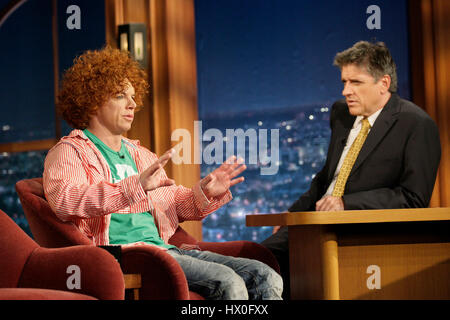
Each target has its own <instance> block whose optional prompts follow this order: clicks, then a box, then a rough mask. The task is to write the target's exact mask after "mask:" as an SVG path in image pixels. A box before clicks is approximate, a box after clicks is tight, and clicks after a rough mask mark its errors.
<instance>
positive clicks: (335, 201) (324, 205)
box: [316, 196, 344, 211]
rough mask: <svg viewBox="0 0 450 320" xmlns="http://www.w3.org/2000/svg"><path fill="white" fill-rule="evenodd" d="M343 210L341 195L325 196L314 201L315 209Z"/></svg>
mask: <svg viewBox="0 0 450 320" xmlns="http://www.w3.org/2000/svg"><path fill="white" fill-rule="evenodd" d="M338 210H344V201H342V198H341V197H333V196H326V197H323V198H322V199H320V200H319V201H317V202H316V211H338Z"/></svg>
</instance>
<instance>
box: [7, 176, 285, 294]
mask: <svg viewBox="0 0 450 320" xmlns="http://www.w3.org/2000/svg"><path fill="white" fill-rule="evenodd" d="M16 191H17V193H18V195H19V198H20V201H21V203H22V207H23V210H24V212H25V215H26V217H27V220H28V223H29V225H30V229H31V232H32V233H33V236H34V237H35V240H36V241H37V242H38V243H39V244H40V245H42V246H45V247H61V246H72V245H79V244H92V243H91V241H90V240H89V239H88V238H87V237H85V236H84V235H83V234H82V233H81V232H80V231H79V230H78V228H77V227H76V226H75V225H73V224H72V223H67V222H63V221H61V220H59V219H58V218H57V217H56V215H55V214H54V213H53V211H52V209H51V208H50V206H49V204H48V202H47V201H46V199H45V196H44V191H43V186H42V178H34V179H27V180H21V181H19V182H17V183H16ZM169 243H171V244H173V245H176V246H180V245H181V244H192V245H197V246H199V247H200V248H201V249H202V250H209V251H214V252H217V253H220V254H224V255H229V256H236V257H246V258H251V259H256V260H259V261H262V262H264V263H266V264H267V265H269V266H270V267H272V268H273V269H274V270H275V271H277V272H280V269H279V266H278V263H277V261H276V259H275V257H274V256H273V254H272V253H271V252H270V251H269V250H268V249H266V248H264V247H263V246H261V245H259V244H257V243H254V242H250V241H229V242H220V243H216V242H199V241H197V240H196V239H194V238H193V237H191V236H190V235H189V234H188V233H187V232H185V231H184V230H183V229H182V228H181V227H179V228H178V230H177V231H176V232H175V234H174V235H173V236H172V238H171V239H170V240H169ZM121 267H122V270H123V272H124V273H139V274H141V277H142V288H141V289H140V292H139V297H140V298H141V299H164V300H188V299H191V300H192V299H203V297H201V296H200V295H199V294H197V293H195V292H192V291H189V288H188V285H187V281H186V277H185V275H184V273H183V270H182V269H181V267H180V266H179V264H178V263H177V262H176V260H175V259H174V258H173V257H171V256H170V255H168V254H167V253H165V252H164V251H161V250H159V249H157V248H152V247H151V246H137V247H131V248H124V249H123V250H122V259H121Z"/></svg>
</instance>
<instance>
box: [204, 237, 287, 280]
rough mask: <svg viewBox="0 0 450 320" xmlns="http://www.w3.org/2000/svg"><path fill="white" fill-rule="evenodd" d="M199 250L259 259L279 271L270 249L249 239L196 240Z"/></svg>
mask: <svg viewBox="0 0 450 320" xmlns="http://www.w3.org/2000/svg"><path fill="white" fill-rule="evenodd" d="M197 245H198V246H199V247H200V249H201V250H208V251H212V252H215V253H219V254H223V255H226V256H233V257H242V258H248V259H255V260H259V261H261V262H263V263H265V264H267V265H268V266H269V267H271V268H272V269H273V270H275V271H276V272H278V273H280V266H279V265H278V262H277V260H276V258H275V256H274V255H273V254H272V252H271V251H270V250H268V249H267V248H265V247H263V246H262V245H260V244H258V243H255V242H251V241H242V240H241V241H227V242H198V243H197Z"/></svg>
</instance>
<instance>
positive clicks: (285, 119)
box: [195, 0, 410, 241]
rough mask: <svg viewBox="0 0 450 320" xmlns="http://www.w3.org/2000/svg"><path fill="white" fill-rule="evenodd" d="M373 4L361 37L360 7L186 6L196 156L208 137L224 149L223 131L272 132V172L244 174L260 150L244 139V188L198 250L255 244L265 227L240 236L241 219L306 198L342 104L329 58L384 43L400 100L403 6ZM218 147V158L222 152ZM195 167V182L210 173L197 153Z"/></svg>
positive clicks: (256, 168) (271, 2)
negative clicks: (275, 141) (198, 126)
mask: <svg viewBox="0 0 450 320" xmlns="http://www.w3.org/2000/svg"><path fill="white" fill-rule="evenodd" d="M377 4H378V5H379V6H380V7H381V8H383V9H382V10H383V12H382V26H381V29H379V30H378V29H377V30H371V29H368V28H367V25H366V19H367V18H368V17H369V15H368V14H367V13H366V10H367V7H368V6H369V4H367V2H365V1H360V0H349V1H335V0H323V1H298V0H286V1H281V2H280V1H278V0H268V1H240V0H226V1H225V0H223V1H222V0H218V1H209V0H198V1H195V15H196V46H197V79H198V105H199V118H200V120H201V121H202V131H203V151H205V150H207V151H208V150H211V149H212V148H213V147H212V145H211V143H213V142H214V138H211V139H209V138H210V137H206V138H208V139H206V140H205V132H207V131H208V129H217V130H218V131H216V133H217V132H220V133H221V134H222V139H223V138H225V140H228V139H227V137H226V130H227V129H231V130H234V131H236V130H238V129H241V130H243V131H244V132H246V131H247V130H253V132H256V134H257V136H258V137H259V132H260V131H259V130H264V129H267V130H268V131H269V132H270V130H279V149H278V150H279V160H278V169H279V170H278V171H277V172H276V174H273V175H262V174H261V171H260V169H261V165H260V164H258V165H253V164H250V165H249V160H250V159H249V158H250V156H251V155H252V153H253V155H254V156H255V153H256V155H257V159H258V160H261V157H260V154H259V152H260V151H261V146H260V144H259V142H258V143H257V144H256V146H255V143H250V142H249V140H247V141H246V143H245V146H244V147H243V148H242V151H245V152H246V164H247V165H248V167H249V169H248V170H247V171H246V172H245V173H244V176H245V178H246V180H245V182H244V183H242V184H240V185H237V186H235V187H233V188H232V193H233V197H234V198H233V200H232V201H231V202H230V203H229V204H228V205H226V206H225V207H223V208H221V209H219V210H218V211H217V212H215V213H213V214H211V215H210V216H209V217H207V218H206V219H205V220H204V222H203V238H204V240H205V241H228V240H242V239H244V240H253V241H262V240H264V239H265V238H266V237H267V236H268V235H270V234H271V232H272V227H263V228H254V227H251V228H248V227H246V226H245V215H247V214H252V213H273V212H283V211H286V210H287V209H288V208H289V207H290V206H291V204H292V203H293V202H294V201H295V200H296V199H297V198H298V197H299V196H300V195H301V194H302V193H303V192H304V191H306V190H307V189H309V186H310V183H311V179H312V178H313V177H314V175H315V174H316V173H317V172H319V171H320V169H321V168H322V166H323V165H324V161H325V159H326V153H327V149H328V143H329V136H330V128H329V114H330V110H331V106H332V104H333V102H334V101H336V100H338V99H341V98H342V95H341V91H342V84H341V81H340V72H339V70H338V69H337V68H336V67H334V66H333V65H332V63H333V58H334V56H335V55H336V53H337V52H339V51H342V50H344V49H346V48H348V47H350V46H351V45H352V44H353V43H355V42H357V41H359V40H369V41H383V42H385V43H386V44H387V46H388V47H389V48H390V51H391V53H392V55H393V57H394V60H395V61H396V64H397V74H398V79H399V90H398V92H399V94H400V96H402V97H404V98H406V99H408V98H409V96H410V86H409V54H408V52H409V43H408V21H407V15H408V10H407V1H406V0H402V1H390V0H379V1H378V2H377ZM210 132H211V133H213V132H214V131H210ZM249 133H250V132H249ZM263 140H264V139H263ZM265 141H266V142H267V144H268V145H269V146H270V140H269V138H266V139H265ZM226 142H229V141H226ZM226 142H224V143H223V144H222V143H221V145H222V147H223V150H224V151H223V153H226V152H228V151H230V150H227V148H226ZM217 145H218V144H217ZM252 146H253V151H251V150H250V149H251V147H252ZM208 148H209V149H208ZM232 151H233V150H231V152H232ZM235 151H237V149H236V150H235ZM211 157H214V154H211ZM225 158H226V157H225V156H223V159H222V161H223V160H225ZM202 160H203V161H202V165H201V172H202V176H205V175H206V174H208V173H209V172H211V171H212V170H213V169H214V168H215V167H217V165H216V166H214V165H210V164H208V163H206V161H205V154H203V158H202Z"/></svg>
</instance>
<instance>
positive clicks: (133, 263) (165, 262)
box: [121, 245, 189, 300]
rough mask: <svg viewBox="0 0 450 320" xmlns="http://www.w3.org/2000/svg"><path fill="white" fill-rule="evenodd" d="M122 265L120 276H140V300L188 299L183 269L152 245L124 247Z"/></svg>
mask: <svg viewBox="0 0 450 320" xmlns="http://www.w3.org/2000/svg"><path fill="white" fill-rule="evenodd" d="M121 265H122V270H123V273H125V274H127V273H138V274H140V275H141V282H142V287H141V289H140V290H139V297H140V299H143V300H147V299H148V300H155V299H161V300H188V299H189V287H188V284H187V280H186V276H185V275H184V272H183V269H181V267H180V265H179V264H178V262H177V261H176V260H175V259H174V258H173V257H172V256H170V255H169V254H167V253H166V251H164V250H161V249H159V248H157V247H154V246H151V245H140V246H132V247H123V248H122V262H121Z"/></svg>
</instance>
